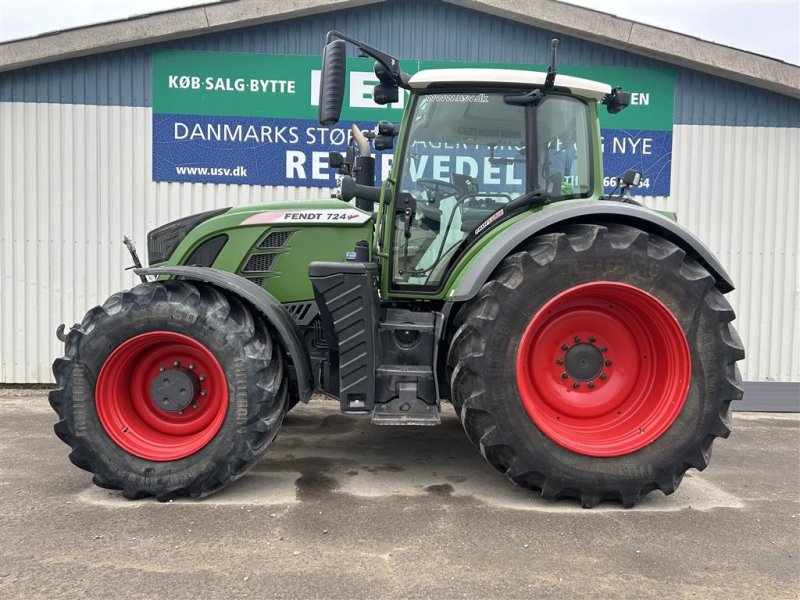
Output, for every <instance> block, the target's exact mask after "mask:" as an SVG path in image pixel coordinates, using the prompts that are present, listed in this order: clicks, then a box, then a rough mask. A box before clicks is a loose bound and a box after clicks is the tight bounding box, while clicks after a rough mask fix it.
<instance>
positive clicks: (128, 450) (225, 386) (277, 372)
mask: <svg viewBox="0 0 800 600" xmlns="http://www.w3.org/2000/svg"><path fill="white" fill-rule="evenodd" d="M53 372H54V373H55V376H56V383H57V386H56V389H55V390H53V391H52V392H51V393H50V404H51V405H52V407H53V408H54V409H55V411H56V413H58V416H59V421H58V423H56V425H55V431H56V434H57V435H58V436H59V437H60V438H61V439H62V440H63V441H64V442H65V443H67V444H68V445H69V446H70V447H71V448H72V452H71V454H70V460H72V462H73V463H74V464H76V465H77V466H79V467H81V468H83V469H86V470H88V471H91V472H92V473H94V483H95V484H97V485H99V486H101V487H106V488H111V489H120V490H122V491H123V494H124V495H125V497H127V498H140V497H144V496H156V497H157V498H158V499H159V500H162V501H164V500H168V499H170V498H173V497H175V496H181V495H190V496H194V497H199V496H203V495H206V494H209V493H211V492H214V491H216V490H218V489H221V488H222V487H224V486H226V485H228V484H230V483H231V482H232V481H234V480H235V479H236V478H238V477H240V476H241V475H243V474H244V473H245V472H246V470H247V469H248V468H250V467H251V466H252V465H253V464H254V463H255V462H256V460H257V459H258V458H259V457H260V456H261V455H262V454H263V452H264V451H265V450H266V448H267V446H268V445H269V444H270V442H272V440H273V439H274V438H275V435H276V434H277V432H278V429H279V428H280V425H281V422H282V420H283V416H284V414H285V412H286V404H287V387H288V386H287V380H286V374H285V371H284V361H283V356H282V354H281V349H280V347H279V346H278V345H277V344H274V343H273V341H272V335H271V332H270V330H269V328H268V327H267V326H266V325H265V323H264V322H263V321H262V320H261V319H259V318H257V317H255V316H254V315H253V313H252V312H251V311H250V309H249V308H248V307H247V306H246V305H245V304H243V303H242V302H241V301H240V300H239V299H238V298H236V297H235V296H232V295H227V294H224V293H223V292H221V291H220V290H218V289H217V288H214V287H212V286H210V285H205V284H192V283H188V282H183V281H166V282H157V283H146V284H142V285H139V286H137V287H135V288H133V289H132V290H129V291H125V292H121V293H118V294H114V295H113V296H111V297H110V298H109V299H108V300H107V301H106V302H105V303H104V304H103V305H102V306H98V307H96V308H94V309H92V310H91V311H89V313H87V315H86V317H84V320H83V322H82V323H81V324H80V326H79V327H77V328H74V329H73V330H72V331H71V332H70V333H69V334H68V336H67V341H66V352H65V356H64V357H63V358H61V359H58V360H56V362H55V363H54V365H53Z"/></svg>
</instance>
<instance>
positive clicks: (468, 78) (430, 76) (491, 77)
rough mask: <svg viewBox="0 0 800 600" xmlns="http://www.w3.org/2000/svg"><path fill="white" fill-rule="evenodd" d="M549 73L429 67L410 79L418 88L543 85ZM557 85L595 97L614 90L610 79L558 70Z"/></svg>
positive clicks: (579, 93)
mask: <svg viewBox="0 0 800 600" xmlns="http://www.w3.org/2000/svg"><path fill="white" fill-rule="evenodd" d="M546 77H547V73H541V72H537V71H521V70H516V69H427V70H424V71H419V72H418V73H415V74H414V75H412V76H411V79H410V80H409V82H408V83H409V85H410V86H411V87H412V88H418V89H424V88H429V87H437V86H438V85H440V84H454V83H463V84H467V85H469V84H480V85H487V84H495V85H498V84H499V85H527V86H542V85H544V81H545V78H546ZM555 86H556V87H560V88H568V89H569V90H570V91H571V92H572V93H573V94H575V95H576V96H583V97H585V98H593V99H595V100H602V99H603V96H605V95H606V94H609V93H611V86H610V85H608V84H607V83H600V82H599V81H592V80H590V79H581V78H580V77H570V76H569V75H561V74H557V75H556V80H555Z"/></svg>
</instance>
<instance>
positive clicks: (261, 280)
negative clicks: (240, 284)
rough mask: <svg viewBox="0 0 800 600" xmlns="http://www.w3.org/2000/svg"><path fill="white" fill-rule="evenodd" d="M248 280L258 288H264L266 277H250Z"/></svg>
mask: <svg viewBox="0 0 800 600" xmlns="http://www.w3.org/2000/svg"><path fill="white" fill-rule="evenodd" d="M248 279H249V280H250V281H252V282H253V283H255V284H256V285H257V286H260V287H264V277H248Z"/></svg>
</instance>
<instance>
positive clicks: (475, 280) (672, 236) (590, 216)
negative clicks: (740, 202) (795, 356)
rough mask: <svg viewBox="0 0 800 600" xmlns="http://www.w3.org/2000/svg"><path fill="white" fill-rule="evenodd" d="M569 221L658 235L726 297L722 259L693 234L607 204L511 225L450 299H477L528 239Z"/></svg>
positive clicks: (643, 212) (467, 268) (580, 205)
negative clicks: (679, 250)
mask: <svg viewBox="0 0 800 600" xmlns="http://www.w3.org/2000/svg"><path fill="white" fill-rule="evenodd" d="M567 223H593V224H599V225H601V224H603V223H620V224H624V225H630V226H632V227H638V228H639V229H642V230H643V231H647V232H648V233H654V234H656V235H659V236H661V237H663V238H665V239H667V240H669V241H671V242H672V243H673V244H676V245H677V246H679V247H681V248H682V249H683V250H684V251H686V253H687V254H689V255H690V256H691V257H692V258H694V259H695V260H697V261H698V262H699V263H700V264H702V265H703V267H705V268H706V269H707V270H708V272H709V273H711V275H712V276H713V277H714V279H715V280H716V287H717V288H718V289H719V290H720V291H721V292H722V293H727V292H730V291H732V290H733V289H734V285H733V281H732V280H731V278H730V276H729V275H728V273H727V272H726V271H725V269H724V268H723V267H722V265H721V264H720V262H719V260H718V259H717V258H716V257H715V256H714V254H713V253H712V252H711V250H709V249H708V248H707V247H706V245H705V244H703V242H701V241H700V240H699V239H698V238H697V236H695V235H694V234H693V233H692V232H691V231H688V230H687V229H685V228H684V227H682V226H680V225H678V223H676V222H675V221H673V220H671V219H668V218H667V217H665V216H664V215H662V214H660V213H657V212H654V211H652V210H650V209H647V208H643V207H640V206H637V205H634V204H625V203H622V202H614V201H608V200H605V201H604V200H600V201H590V202H577V203H569V204H562V205H556V206H553V207H552V208H547V209H545V210H542V211H539V212H537V213H535V214H532V215H530V216H529V217H526V218H524V219H521V220H519V221H517V222H516V223H514V224H513V225H510V226H509V227H508V228H507V229H505V230H504V231H502V233H501V235H498V236H497V237H496V238H495V239H493V240H492V241H491V242H490V243H489V244H487V245H486V247H485V248H484V249H483V250H482V251H481V252H480V253H478V254H477V255H475V256H473V257H472V258H470V259H469V260H468V261H467V262H466V263H465V265H463V267H461V268H460V269H459V275H458V276H457V277H456V279H455V283H454V285H452V286H451V288H450V290H449V291H448V292H447V296H446V299H447V300H449V301H451V302H463V301H465V300H469V299H470V298H472V297H474V296H475V295H476V294H477V293H478V291H479V290H480V289H481V287H482V286H483V284H484V283H486V281H487V280H488V279H489V276H490V275H491V274H492V272H493V271H494V270H495V268H497V266H498V265H499V264H500V262H501V261H502V260H503V259H504V258H505V257H506V256H508V255H509V254H511V253H512V252H513V251H514V250H515V249H516V248H517V247H518V246H520V245H521V244H523V243H524V242H525V241H526V240H527V239H529V238H531V237H533V236H535V235H537V234H539V233H543V232H546V231H548V230H553V229H557V228H558V226H559V225H564V224H567Z"/></svg>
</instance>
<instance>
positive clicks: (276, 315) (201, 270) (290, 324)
mask: <svg viewBox="0 0 800 600" xmlns="http://www.w3.org/2000/svg"><path fill="white" fill-rule="evenodd" d="M134 273H136V274H137V275H155V276H162V275H171V276H173V277H178V278H180V279H189V280H192V281H203V282H207V283H211V284H213V285H216V286H218V287H220V288H222V289H224V290H226V291H228V292H231V293H233V294H236V295H237V296H239V297H240V298H241V299H242V300H244V301H245V302H247V303H249V304H250V305H252V306H253V307H255V308H256V310H258V311H259V312H260V313H261V314H262V315H264V317H265V318H266V319H267V320H268V321H269V323H270V325H272V326H273V327H274V328H275V330H276V331H277V332H278V336H279V337H280V341H281V345H282V346H283V348H284V350H286V352H287V354H288V356H287V358H288V359H289V361H290V362H291V363H292V365H294V371H295V375H296V377H297V391H298V394H299V396H300V400H302V401H303V402H308V401H309V400H310V399H311V394H312V393H313V391H314V383H313V378H312V374H311V373H312V371H311V360H310V359H309V356H308V353H307V352H306V347H305V344H304V343H303V340H302V338H301V337H300V332H299V331H298V330H297V326H296V325H295V324H294V320H293V319H292V317H291V315H290V314H289V311H287V310H286V308H285V307H284V306H283V305H282V304H281V303H280V302H278V301H277V300H276V299H275V297H274V296H273V295H272V294H270V293H269V292H268V291H266V290H265V289H264V288H262V287H259V286H258V285H256V284H255V283H253V282H252V281H249V280H247V279H245V278H244V277H240V276H238V275H235V274H233V273H228V272H227V271H220V270H219V269H212V268H209V267H154V268H150V269H134Z"/></svg>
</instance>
